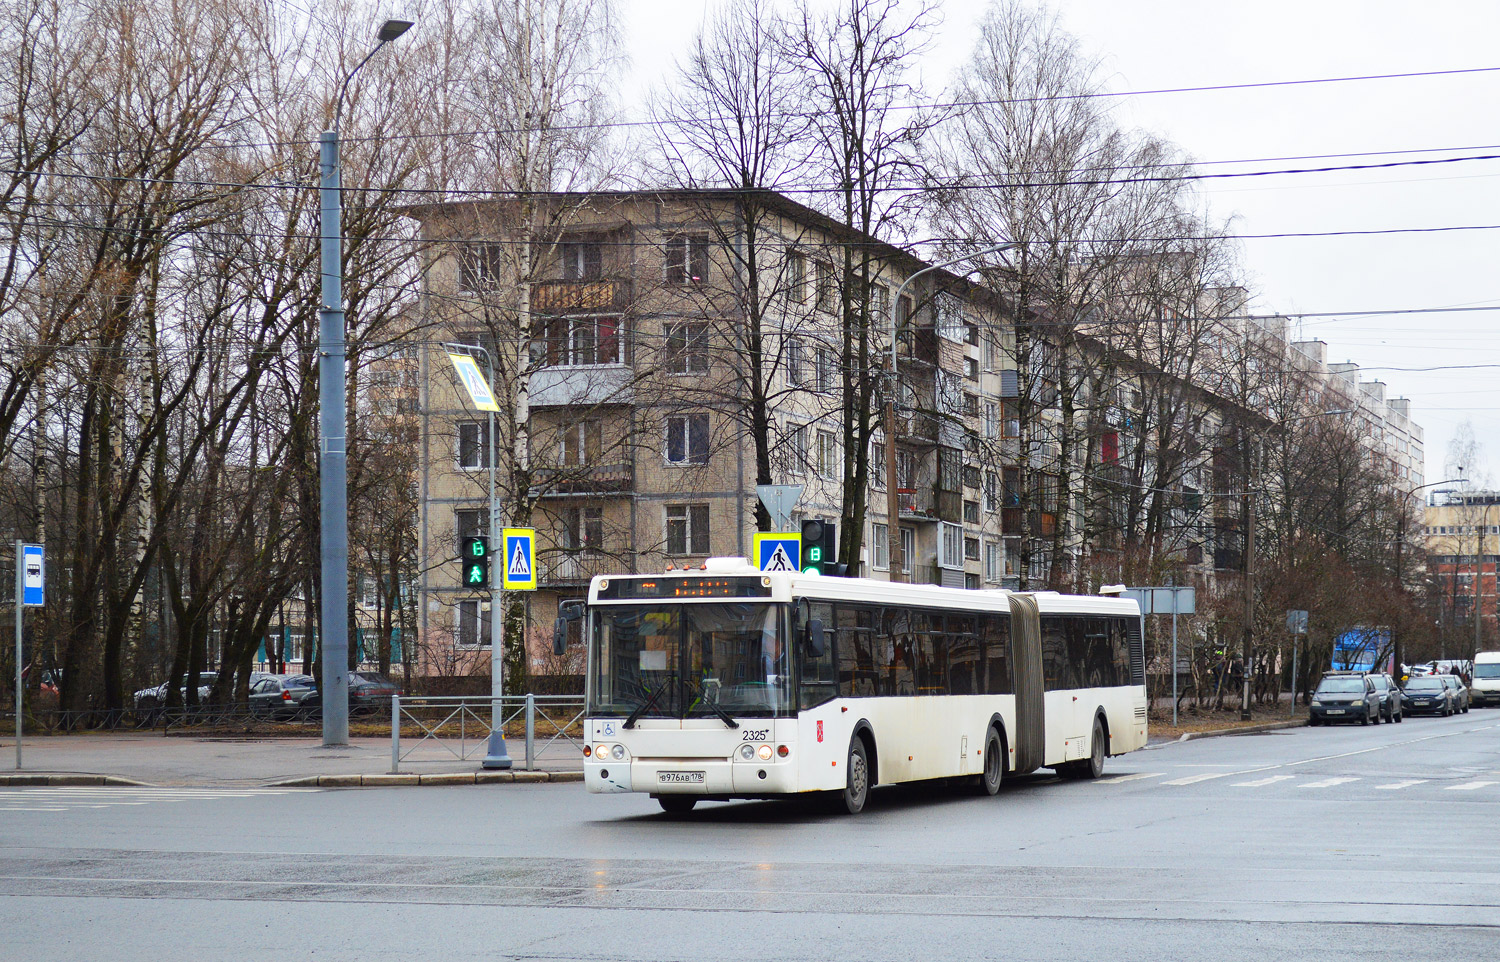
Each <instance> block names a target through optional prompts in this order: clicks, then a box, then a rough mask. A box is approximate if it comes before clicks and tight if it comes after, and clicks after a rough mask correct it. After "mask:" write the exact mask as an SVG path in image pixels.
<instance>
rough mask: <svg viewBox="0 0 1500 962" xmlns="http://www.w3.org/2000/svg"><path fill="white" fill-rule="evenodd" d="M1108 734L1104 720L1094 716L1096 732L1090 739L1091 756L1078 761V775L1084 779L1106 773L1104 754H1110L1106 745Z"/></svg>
mask: <svg viewBox="0 0 1500 962" xmlns="http://www.w3.org/2000/svg"><path fill="white" fill-rule="evenodd" d="M1106 740H1107V736H1106V735H1105V734H1104V722H1102V721H1100V720H1099V717H1098V716H1097V715H1096V716H1094V733H1093V736H1092V737H1091V738H1090V739H1089V757H1088V758H1087V759H1086V760H1084V761H1082V762H1079V763H1078V777H1079V778H1083V779H1090V780H1092V779H1095V778H1098V777H1099V776H1100V775H1103V774H1104V756H1105V755H1107V754H1109V751H1108V749H1107V748H1106V747H1105V742H1106Z"/></svg>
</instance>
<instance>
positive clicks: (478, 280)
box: [458, 244, 500, 291]
mask: <svg viewBox="0 0 1500 962" xmlns="http://www.w3.org/2000/svg"><path fill="white" fill-rule="evenodd" d="M499 282H500V245H499V244H465V245H464V247H463V249H462V250H461V251H460V252H459V258H458V288H459V290H463V291H486V290H489V289H491V288H493V287H494V286H495V285H496V284H498V283H499Z"/></svg>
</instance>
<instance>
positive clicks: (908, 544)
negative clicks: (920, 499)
mask: <svg viewBox="0 0 1500 962" xmlns="http://www.w3.org/2000/svg"><path fill="white" fill-rule="evenodd" d="M916 563H917V529H916V528H908V527H905V526H904V525H903V526H902V528H901V570H902V571H904V572H906V577H907V579H908V580H910V579H911V576H912V566H913V565H915V564H916Z"/></svg>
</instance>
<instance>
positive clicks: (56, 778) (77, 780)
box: [0, 775, 155, 788]
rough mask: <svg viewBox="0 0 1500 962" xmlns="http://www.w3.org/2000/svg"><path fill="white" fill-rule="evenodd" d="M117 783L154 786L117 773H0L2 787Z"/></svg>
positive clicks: (130, 786)
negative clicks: (121, 776) (120, 776)
mask: <svg viewBox="0 0 1500 962" xmlns="http://www.w3.org/2000/svg"><path fill="white" fill-rule="evenodd" d="M79 785H115V786H119V787H122V788H153V787H155V786H153V785H152V784H151V783H150V782H138V781H135V780H134V779H130V778H119V777H118V776H115V775H0V788H3V787H6V786H52V787H62V786H79Z"/></svg>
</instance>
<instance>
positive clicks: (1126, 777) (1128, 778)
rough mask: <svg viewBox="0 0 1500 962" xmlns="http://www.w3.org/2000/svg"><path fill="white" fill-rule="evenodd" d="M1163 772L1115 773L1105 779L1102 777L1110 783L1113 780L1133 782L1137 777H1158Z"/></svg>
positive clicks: (1113, 781)
mask: <svg viewBox="0 0 1500 962" xmlns="http://www.w3.org/2000/svg"><path fill="white" fill-rule="evenodd" d="M1163 774H1165V773H1164V772H1135V773H1134V774H1131V775H1116V776H1114V777H1113V778H1106V779H1104V781H1105V782H1108V783H1111V784H1113V783H1115V782H1133V781H1136V780H1137V779H1141V778H1160V777H1161V776H1162V775H1163Z"/></svg>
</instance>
